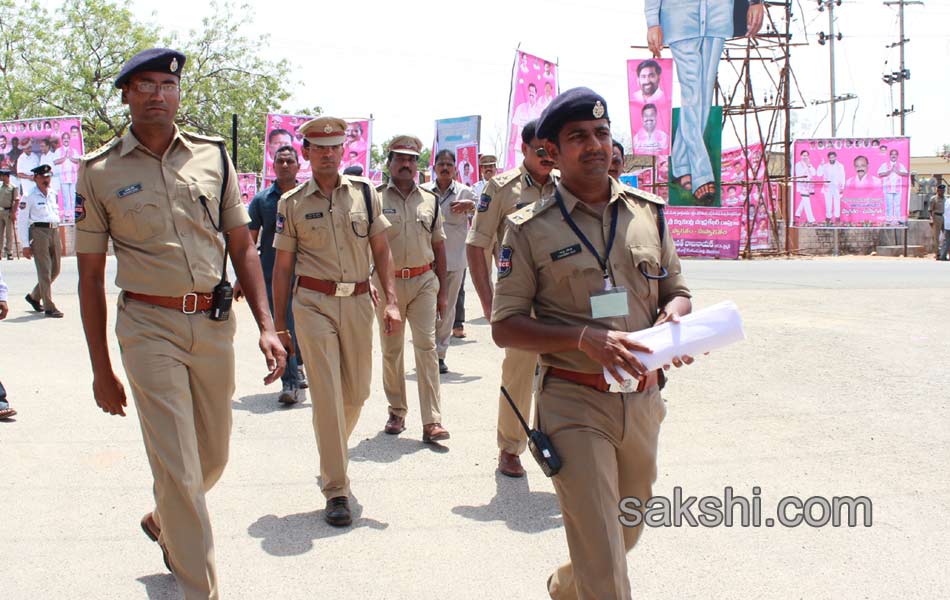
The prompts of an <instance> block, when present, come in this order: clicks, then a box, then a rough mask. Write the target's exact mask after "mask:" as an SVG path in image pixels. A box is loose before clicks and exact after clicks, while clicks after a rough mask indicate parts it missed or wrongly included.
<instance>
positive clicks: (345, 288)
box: [333, 282, 356, 296]
mask: <svg viewBox="0 0 950 600" xmlns="http://www.w3.org/2000/svg"><path fill="white" fill-rule="evenodd" d="M355 291H356V284H355V283H339V282H338V283H337V284H336V291H335V292H333V295H334V296H352V295H353V292H355Z"/></svg>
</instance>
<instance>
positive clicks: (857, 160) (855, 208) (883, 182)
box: [790, 137, 910, 228]
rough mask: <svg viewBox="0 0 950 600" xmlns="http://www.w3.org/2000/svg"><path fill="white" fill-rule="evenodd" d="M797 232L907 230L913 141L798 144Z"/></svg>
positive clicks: (839, 140)
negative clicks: (805, 229) (814, 229)
mask: <svg viewBox="0 0 950 600" xmlns="http://www.w3.org/2000/svg"><path fill="white" fill-rule="evenodd" d="M793 159H794V166H793V169H792V176H793V178H794V182H795V187H794V194H793V195H792V206H791V207H790V208H791V214H792V215H793V218H792V227H832V228H839V227H889V228H904V227H907V210H908V198H909V192H910V170H909V168H908V167H909V166H910V138H906V137H890V138H836V139H821V140H819V139H814V140H813V139H807V140H795V150H794V157H793Z"/></svg>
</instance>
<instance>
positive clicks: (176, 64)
mask: <svg viewBox="0 0 950 600" xmlns="http://www.w3.org/2000/svg"><path fill="white" fill-rule="evenodd" d="M184 66H185V55H184V54H182V53H181V52H179V51H178V50H169V49H168V48H149V49H148V50H142V51H141V52H139V53H138V54H136V55H135V56H133V57H132V58H130V59H129V60H128V62H126V63H125V65H123V66H122V70H121V71H119V76H118V77H116V78H115V87H117V88H119V87H122V84H123V83H125V82H126V81H128V80H129V77H131V76H132V75H134V74H135V73H139V72H141V71H156V72H159V73H168V74H169V75H175V76H178V77H181V70H182V68H184Z"/></svg>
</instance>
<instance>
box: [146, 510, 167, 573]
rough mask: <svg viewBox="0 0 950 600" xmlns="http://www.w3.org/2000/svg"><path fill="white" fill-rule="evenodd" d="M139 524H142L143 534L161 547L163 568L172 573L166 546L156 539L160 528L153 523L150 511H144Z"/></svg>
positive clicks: (160, 531) (159, 533) (160, 532)
mask: <svg viewBox="0 0 950 600" xmlns="http://www.w3.org/2000/svg"><path fill="white" fill-rule="evenodd" d="M139 525H141V526H142V531H144V532H145V535H146V536H148V539H150V540H152V541H153V542H155V543H156V544H158V545H159V547H160V548H161V549H162V560H164V561H165V568H167V569H168V571H169V572H170V573H173V572H174V571H172V565H171V563H170V562H169V560H168V548H166V547H165V544H162V543H161V542H159V541H158V537H159V536H160V535H161V534H162V530H161V529H160V528H159V526H158V525H157V524H156V523H155V519H154V518H153V517H152V513H145V516H144V517H142V520H141V521H140V522H139Z"/></svg>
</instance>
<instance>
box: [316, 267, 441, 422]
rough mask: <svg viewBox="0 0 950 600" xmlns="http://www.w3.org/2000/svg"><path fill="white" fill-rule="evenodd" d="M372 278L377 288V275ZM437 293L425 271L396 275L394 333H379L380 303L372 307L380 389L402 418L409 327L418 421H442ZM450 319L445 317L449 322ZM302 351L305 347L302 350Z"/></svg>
mask: <svg viewBox="0 0 950 600" xmlns="http://www.w3.org/2000/svg"><path fill="white" fill-rule="evenodd" d="M374 277H375V278H376V283H375V284H374V285H376V287H377V289H379V287H380V286H379V278H378V277H377V276H375V275H374ZM438 293H439V279H438V278H437V277H436V276H435V273H434V272H433V271H427V272H425V273H423V274H422V275H419V276H418V277H413V278H412V279H396V297H397V298H398V303H399V313H400V314H401V315H402V319H403V328H402V329H400V330H399V332H398V333H396V334H394V335H385V334H384V333H383V322H382V317H383V309H384V308H385V306H384V303H383V302H382V301H380V303H379V306H377V307H376V317H377V319H378V320H379V324H380V327H379V337H380V344H381V346H382V348H383V390H384V391H385V392H386V399H387V400H388V401H389V410H390V411H392V413H393V414H396V415H399V416H400V417H403V418H405V416H406V414H407V413H408V412H409V405H408V403H407V402H406V367H405V364H404V360H403V349H404V348H405V333H406V327H407V326H408V327H409V328H410V329H411V331H412V346H413V349H414V350H415V355H416V378H417V383H418V389H419V408H420V412H421V414H422V424H423V425H428V424H429V423H441V422H442V409H441V404H442V402H441V399H440V397H439V356H438V353H437V352H436V350H435V316H436V315H435V301H436V296H437V295H438ZM451 324H452V321H449V325H450V326H451ZM304 352H305V353H306V350H305V351H304Z"/></svg>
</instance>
